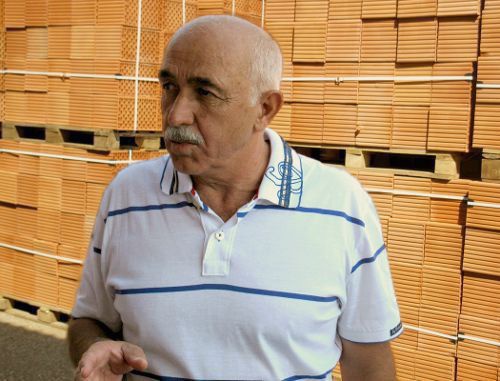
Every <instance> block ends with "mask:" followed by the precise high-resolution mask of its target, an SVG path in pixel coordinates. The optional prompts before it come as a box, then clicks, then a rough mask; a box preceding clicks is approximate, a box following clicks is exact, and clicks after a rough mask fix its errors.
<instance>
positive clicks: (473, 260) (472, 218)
mask: <svg viewBox="0 0 500 381" xmlns="http://www.w3.org/2000/svg"><path fill="white" fill-rule="evenodd" d="M470 198H471V199H472V200H473V202H474V203H475V204H473V206H472V207H471V208H469V210H468V212H467V223H466V229H465V244H464V257H463V293H462V310H461V314H460V328H459V330H460V332H461V333H463V334H464V335H466V336H473V337H479V338H482V339H485V340H486V341H483V342H479V341H473V340H467V339H466V340H464V341H460V342H459V343H458V352H457V357H458V375H459V376H460V377H461V379H464V380H481V381H497V380H498V379H500V347H499V346H498V345H494V344H492V343H491V342H497V343H498V342H500V301H499V298H498V295H499V294H498V292H500V255H499V253H500V250H499V247H500V208H488V207H486V206H487V205H488V203H493V204H496V205H500V184H493V183H485V182H479V181H474V182H472V183H471V187H470ZM488 341H490V343H488Z"/></svg>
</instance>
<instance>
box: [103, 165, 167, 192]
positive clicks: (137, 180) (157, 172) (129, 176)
mask: <svg viewBox="0 0 500 381" xmlns="http://www.w3.org/2000/svg"><path fill="white" fill-rule="evenodd" d="M167 161H168V156H161V157H158V158H154V159H149V160H144V161H140V162H136V163H133V164H130V165H129V166H128V167H126V168H124V169H122V170H121V171H120V172H118V173H117V174H116V176H115V178H114V179H113V180H112V181H111V183H110V184H109V185H108V191H109V192H111V193H119V194H124V192H134V191H138V190H142V189H144V190H146V189H148V190H151V189H154V186H155V184H156V185H157V186H158V189H159V187H160V181H161V177H162V174H163V172H164V170H165V165H166V163H167Z"/></svg>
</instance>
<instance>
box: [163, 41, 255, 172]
mask: <svg viewBox="0 0 500 381" xmlns="http://www.w3.org/2000/svg"><path fill="white" fill-rule="evenodd" d="M238 54H241V53H238V51H237V49H235V48H234V47H232V46H228V47H227V48H222V49H221V48H218V47H217V46H216V44H214V43H212V42H211V41H210V39H209V38H204V36H203V35H201V36H200V35H198V36H192V35H191V36H183V37H182V38H180V39H179V40H178V41H175V42H174V43H172V44H171V46H170V47H169V48H168V50H167V51H166V53H165V57H164V59H163V63H162V67H161V70H160V85H161V87H162V99H161V108H162V127H163V131H164V133H165V143H166V148H167V150H168V151H169V153H170V154H171V157H172V160H173V162H174V165H175V167H176V169H178V170H180V171H181V172H184V173H187V174H190V175H195V176H199V175H204V174H208V175H210V174H216V173H217V172H216V171H217V169H220V170H223V168H222V167H223V166H224V165H226V164H227V161H228V160H230V159H231V158H233V157H234V154H235V153H238V152H241V150H242V149H244V148H245V146H246V145H247V144H249V142H250V137H251V135H252V133H253V130H254V128H253V127H254V123H255V120H256V119H257V117H258V106H256V105H254V104H253V102H252V100H251V99H250V94H251V93H252V92H251V90H252V88H251V87H250V86H252V84H251V82H250V80H249V79H248V78H246V75H245V73H246V72H248V70H246V68H245V67H241V62H240V61H241V60H240V57H241V56H239V55H238Z"/></svg>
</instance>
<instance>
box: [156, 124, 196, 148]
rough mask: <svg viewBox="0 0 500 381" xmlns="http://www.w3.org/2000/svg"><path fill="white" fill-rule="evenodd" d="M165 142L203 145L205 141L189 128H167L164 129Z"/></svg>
mask: <svg viewBox="0 0 500 381" xmlns="http://www.w3.org/2000/svg"><path fill="white" fill-rule="evenodd" d="M165 140H169V141H171V142H174V143H189V144H194V145H200V144H203V143H205V139H203V136H201V135H200V134H199V133H198V132H196V131H193V130H192V129H191V127H189V126H169V127H167V128H166V129H165Z"/></svg>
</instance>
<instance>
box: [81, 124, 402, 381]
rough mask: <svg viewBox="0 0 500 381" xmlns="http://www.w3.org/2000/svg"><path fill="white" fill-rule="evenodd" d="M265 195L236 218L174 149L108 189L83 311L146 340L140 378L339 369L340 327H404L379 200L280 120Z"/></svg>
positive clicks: (346, 331) (288, 375)
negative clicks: (302, 146)
mask: <svg viewBox="0 0 500 381" xmlns="http://www.w3.org/2000/svg"><path fill="white" fill-rule="evenodd" d="M266 138H267V139H268V140H269V142H270V145H271V157H270V162H269V166H268V168H267V170H266V172H265V175H264V177H263V179H262V183H261V185H260V187H259V191H258V194H257V195H256V197H255V198H254V199H253V200H252V201H251V202H249V203H248V204H247V205H244V206H243V207H242V208H241V209H240V210H239V211H238V212H237V214H236V215H234V216H233V217H232V218H231V219H229V220H228V221H227V222H223V221H222V220H221V219H220V218H219V217H218V216H217V215H216V214H215V213H214V212H213V211H212V210H211V209H210V208H209V207H208V206H207V205H205V204H204V203H203V201H202V200H201V199H200V198H199V197H198V194H197V193H196V191H195V190H194V189H193V184H192V182H191V178H190V177H189V176H188V175H186V174H183V173H180V172H178V171H176V170H175V168H174V167H173V165H172V161H171V160H170V158H169V156H165V157H162V158H159V159H155V160H149V161H146V162H141V163H138V164H134V165H132V166H130V167H128V168H126V169H125V170H123V171H122V172H120V173H119V174H118V175H117V176H116V178H115V179H114V180H113V182H112V183H111V184H110V185H109V187H108V189H107V190H106V192H105V194H104V196H103V200H102V202H101V207H100V210H99V213H98V216H97V219H96V224H95V228H94V233H93V238H92V242H91V244H90V248H89V253H88V256H87V259H86V262H85V268H84V274H83V278H82V283H81V286H80V290H79V293H78V297H77V301H76V305H75V307H74V310H73V316H75V317H89V318H94V319H98V320H100V321H102V322H103V323H105V324H106V325H107V326H108V327H110V328H111V329H112V330H114V331H118V330H120V329H123V336H124V339H125V340H126V341H129V342H131V343H134V344H137V345H139V346H140V347H142V348H143V349H144V351H145V353H146V356H147V358H148V362H149V367H148V369H147V370H146V371H145V372H133V374H130V375H128V378H127V379H130V380H148V379H153V380H181V379H182V380H287V381H292V380H331V371H332V369H333V368H334V367H335V366H336V364H337V362H338V360H339V357H340V354H341V342H340V338H339V336H341V337H343V338H345V339H347V340H351V341H355V342H381V341H386V340H390V339H392V338H394V337H396V336H398V335H399V334H400V333H401V332H402V328H401V323H400V317H399V311H398V307H397V303H396V299H395V296H394V290H393V286H392V281H391V275H390V272H389V266H388V261H387V253H386V250H385V245H384V242H383V237H382V231H381V227H380V224H379V220H378V217H377V213H376V211H375V208H374V206H373V203H372V201H371V199H370V197H369V196H368V195H367V193H366V192H365V191H364V190H363V189H362V188H361V186H360V184H359V183H358V182H357V181H356V180H355V179H354V178H353V177H352V176H351V175H349V174H348V173H347V172H345V171H343V170H341V169H337V168H333V167H329V166H326V165H323V164H321V163H320V162H318V161H316V160H313V159H310V158H307V157H305V156H301V155H298V154H297V153H296V152H295V151H294V150H292V149H291V148H290V147H289V146H288V145H287V144H286V143H284V141H283V140H282V139H281V138H280V137H279V135H277V134H276V133H275V132H274V131H272V130H267V131H266Z"/></svg>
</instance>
